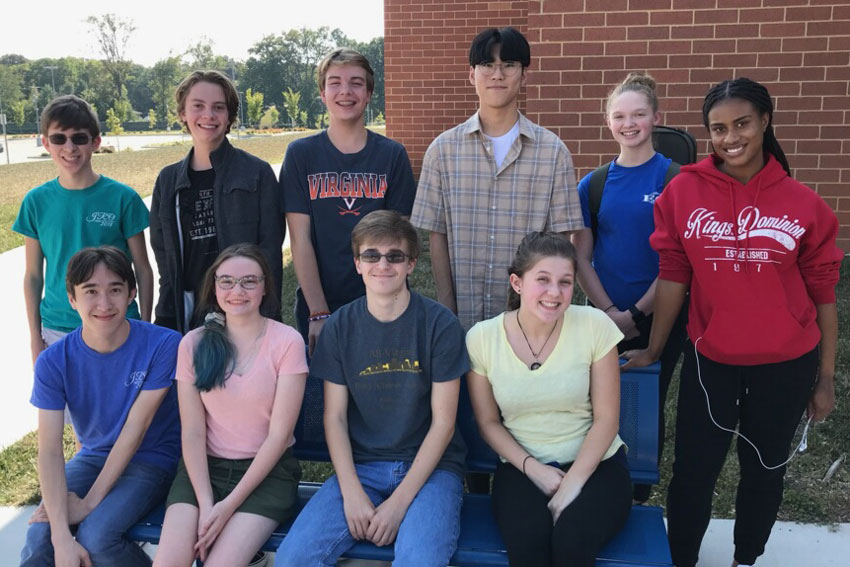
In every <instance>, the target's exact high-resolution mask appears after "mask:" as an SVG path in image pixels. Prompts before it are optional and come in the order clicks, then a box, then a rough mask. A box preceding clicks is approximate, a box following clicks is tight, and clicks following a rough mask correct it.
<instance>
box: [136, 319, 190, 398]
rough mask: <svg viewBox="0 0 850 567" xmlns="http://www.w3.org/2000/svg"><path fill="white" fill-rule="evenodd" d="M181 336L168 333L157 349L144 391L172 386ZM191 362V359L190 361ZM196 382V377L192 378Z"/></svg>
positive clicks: (143, 386) (143, 387) (171, 332)
mask: <svg viewBox="0 0 850 567" xmlns="http://www.w3.org/2000/svg"><path fill="white" fill-rule="evenodd" d="M157 330H159V329H157ZM180 344H181V340H180V334H179V333H176V332H173V331H170V330H169V331H168V332H167V333H166V336H164V337H163V338H162V339H161V340H160V343H159V346H158V347H157V348H156V351H155V352H154V354H153V358H152V360H151V365H150V368H149V369H148V376H147V378H146V379H145V382H144V384H143V385H142V390H159V389H162V388H168V387H169V386H171V382H172V380H174V376H175V368H176V366H177V358H178V348H179V346H180ZM189 360H190V361H191V358H190V359H189ZM192 381H193V382H194V376H193V377H192Z"/></svg>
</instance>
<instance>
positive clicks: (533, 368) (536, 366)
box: [528, 360, 542, 370]
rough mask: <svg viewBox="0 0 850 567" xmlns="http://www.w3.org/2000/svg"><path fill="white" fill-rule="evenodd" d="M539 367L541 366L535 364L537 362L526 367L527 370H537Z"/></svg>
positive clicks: (537, 363)
mask: <svg viewBox="0 0 850 567" xmlns="http://www.w3.org/2000/svg"><path fill="white" fill-rule="evenodd" d="M541 366H542V365H541V364H540V363H539V362H537V361H536V360H535V361H534V362H532V363H531V364H530V365H529V366H528V369H529V370H537V369H538V368H540V367H541Z"/></svg>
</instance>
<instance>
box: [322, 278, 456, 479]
mask: <svg viewBox="0 0 850 567" xmlns="http://www.w3.org/2000/svg"><path fill="white" fill-rule="evenodd" d="M468 371H469V357H468V356H467V354H466V346H465V343H464V333H463V329H462V328H461V326H460V323H459V322H458V320H457V317H455V316H454V315H453V314H452V313H451V312H450V311H449V310H448V309H446V308H445V307H443V306H442V305H440V304H439V303H437V302H435V301H432V300H430V299H427V298H424V297H422V296H421V295H418V294H416V293H413V292H411V297H410V305H408V307H407V309H406V310H405V312H404V313H402V315H401V316H400V317H399V318H398V319H396V320H395V321H392V322H389V323H382V322H380V321H378V320H377V319H375V318H374V317H373V316H372V315H371V314H370V313H369V311H368V309H367V308H366V298H365V297H361V298H359V299H356V300H354V301H352V302H351V303H349V304H348V305H346V306H344V307H343V308H341V309H340V310H338V311H337V312H336V313H334V314H333V316H331V318H330V319H328V322H327V324H326V325H325V327H324V329H323V330H322V334H321V335H320V336H319V343H318V345H317V347H316V351H315V353H314V356H313V360H312V362H311V364H310V377H311V378H321V379H323V380H328V381H330V382H333V383H335V384H343V385H345V386H347V387H348V392H349V400H348V434H349V437H350V439H351V449H352V453H353V456H354V461H355V462H367V461H405V462H411V461H413V459H414V457H415V456H416V453H417V451H419V447H420V446H421V445H422V441H423V440H424V439H425V435H426V434H427V433H428V429H429V428H430V427H431V383H432V382H447V381H449V380H457V379H459V378H460V376H461V375H463V374H465V373H466V372H468ZM465 458H466V446H465V445H464V443H463V439H462V438H461V436H460V433H459V431H458V430H457V429H455V432H454V436H453V437H452V440H451V442H449V445H448V447H447V448H446V452H445V453H444V454H443V457H442V459H441V460H440V462H439V464H438V465H437V468H439V469H445V470H449V471H452V472H454V473H456V474H458V475H461V474H463V470H464V459H465Z"/></svg>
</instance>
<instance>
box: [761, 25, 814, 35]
mask: <svg viewBox="0 0 850 567" xmlns="http://www.w3.org/2000/svg"><path fill="white" fill-rule="evenodd" d="M759 32H760V35H761V37H782V38H786V37H794V36H802V35H806V24H803V23H790V24H789V23H782V24H761V26H760V27H759ZM818 35H821V34H818Z"/></svg>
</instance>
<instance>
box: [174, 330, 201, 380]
mask: <svg viewBox="0 0 850 567" xmlns="http://www.w3.org/2000/svg"><path fill="white" fill-rule="evenodd" d="M202 332H203V331H201V330H195V331H192V332H190V333H189V334H187V335H186V336H185V337H183V340H181V341H180V347H179V348H178V351H177V370H176V373H175V376H174V379H175V380H180V381H181V382H190V383H192V384H194V383H195V363H194V361H193V357H194V356H195V346H196V345H197V344H198V340H200V333H202Z"/></svg>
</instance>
